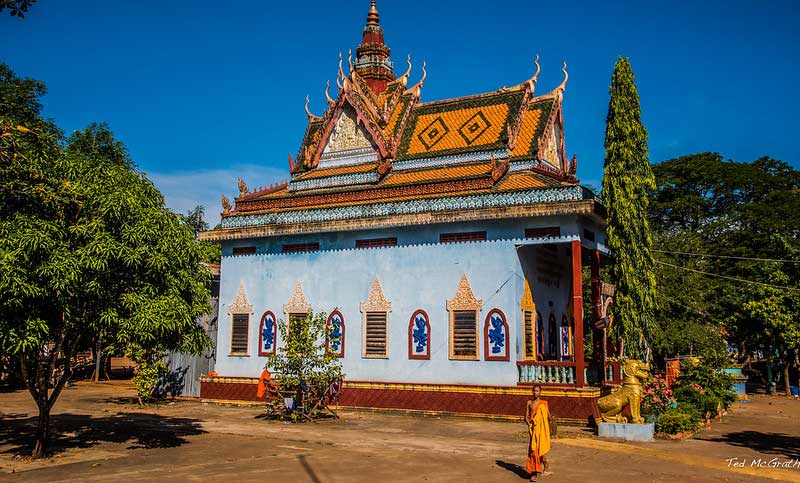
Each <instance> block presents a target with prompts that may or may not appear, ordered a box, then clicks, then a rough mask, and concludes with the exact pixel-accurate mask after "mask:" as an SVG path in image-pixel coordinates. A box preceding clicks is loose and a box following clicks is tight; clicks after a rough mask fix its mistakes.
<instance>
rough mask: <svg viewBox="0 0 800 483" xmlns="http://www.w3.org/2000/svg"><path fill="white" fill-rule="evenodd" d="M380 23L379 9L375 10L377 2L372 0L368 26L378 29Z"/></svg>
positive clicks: (368, 13)
mask: <svg viewBox="0 0 800 483" xmlns="http://www.w3.org/2000/svg"><path fill="white" fill-rule="evenodd" d="M379 25H380V23H379V22H378V9H377V8H375V0H372V1H371V2H370V5H369V12H367V26H368V27H369V26H373V27H377V26H379Z"/></svg>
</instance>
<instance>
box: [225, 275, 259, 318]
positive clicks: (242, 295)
mask: <svg viewBox="0 0 800 483" xmlns="http://www.w3.org/2000/svg"><path fill="white" fill-rule="evenodd" d="M252 312H253V304H251V303H250V302H249V301H248V300H247V293H246V292H245V290H244V280H242V281H240V282H239V289H238V290H237V291H236V299H234V301H233V303H232V304H230V305H229V306H228V314H230V315H233V314H250V313H252Z"/></svg>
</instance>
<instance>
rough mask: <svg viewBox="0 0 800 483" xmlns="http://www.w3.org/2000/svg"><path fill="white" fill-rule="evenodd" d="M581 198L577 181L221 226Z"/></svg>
mask: <svg viewBox="0 0 800 483" xmlns="http://www.w3.org/2000/svg"><path fill="white" fill-rule="evenodd" d="M582 199H583V188H582V187H581V186H578V185H576V186H565V187H560V188H548V189H537V190H528V191H514V192H506V193H487V194H483V195H472V196H451V197H443V198H430V199H419V200H407V201H396V202H387V203H370V204H364V205H355V206H341V207H336V208H323V209H310V210H297V211H283V212H278V213H264V214H260V215H242V216H229V217H227V218H223V219H222V222H221V226H222V228H236V227H245V226H260V225H272V224H283V223H304V222H314V221H333V220H348V219H353V218H370V217H375V216H391V215H402V214H415V213H427V212H432V211H449V210H458V209H469V208H484V207H487V208H488V207H495V206H514V205H528V204H532V203H553V202H560V201H581V200H582Z"/></svg>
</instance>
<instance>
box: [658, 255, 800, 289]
mask: <svg viewBox="0 0 800 483" xmlns="http://www.w3.org/2000/svg"><path fill="white" fill-rule="evenodd" d="M655 262H656V263H660V264H661V265H666V266H668V267H672V268H678V269H680V270H687V271H689V272H695V273H700V274H703V275H708V276H709V277H717V278H724V279H727V280H733V281H734V282H742V283H751V284H754V285H763V286H764V287H771V288H780V289H784V290H800V288H797V287H784V286H782V285H772V284H769V283H763V282H755V281H753V280H745V279H743V278H736V277H729V276H727V275H720V274H718V273H709V272H704V271H702V270H695V269H694V268H688V267H681V266H678V265H673V264H671V263H667V262H662V261H660V260H655Z"/></svg>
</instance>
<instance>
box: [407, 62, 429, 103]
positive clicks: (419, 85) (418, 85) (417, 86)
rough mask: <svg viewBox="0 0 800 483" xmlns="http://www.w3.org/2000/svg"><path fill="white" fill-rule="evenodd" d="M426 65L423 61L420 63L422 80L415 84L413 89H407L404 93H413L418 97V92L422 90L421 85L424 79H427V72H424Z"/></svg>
mask: <svg viewBox="0 0 800 483" xmlns="http://www.w3.org/2000/svg"><path fill="white" fill-rule="evenodd" d="M426 65H427V64H426V63H425V61H423V62H422V78H420V80H419V82H417V83H416V84H415V85H414V87H412V88H411V89H408V90H407V91H406V92H413V93H415V94H417V95H419V91H420V90H422V85H423V84H424V83H425V78H426V77H428V71H427V70H425V66H426Z"/></svg>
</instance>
